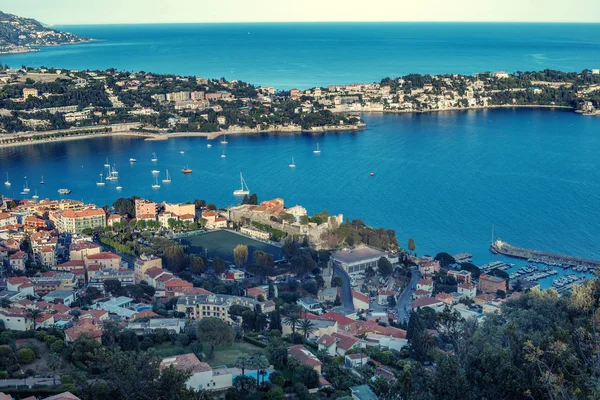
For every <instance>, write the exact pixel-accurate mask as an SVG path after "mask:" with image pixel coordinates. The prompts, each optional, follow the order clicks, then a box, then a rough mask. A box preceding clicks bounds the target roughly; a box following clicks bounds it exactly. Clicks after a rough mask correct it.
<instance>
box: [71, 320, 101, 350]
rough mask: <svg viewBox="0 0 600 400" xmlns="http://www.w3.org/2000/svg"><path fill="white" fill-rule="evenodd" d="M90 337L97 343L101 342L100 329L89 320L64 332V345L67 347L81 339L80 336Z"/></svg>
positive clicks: (80, 322) (99, 326) (78, 323)
mask: <svg viewBox="0 0 600 400" xmlns="http://www.w3.org/2000/svg"><path fill="white" fill-rule="evenodd" d="M84 334H86V335H90V336H91V337H92V339H94V340H95V341H97V342H98V343H101V342H102V327H101V325H99V324H94V323H92V322H90V321H89V320H83V321H79V322H77V324H75V326H73V327H72V328H69V329H66V330H65V343H66V344H67V345H68V344H70V343H73V342H74V341H76V340H77V339H79V338H80V337H81V335H84Z"/></svg>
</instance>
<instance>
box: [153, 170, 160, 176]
mask: <svg viewBox="0 0 600 400" xmlns="http://www.w3.org/2000/svg"><path fill="white" fill-rule="evenodd" d="M158 174H160V171H159V170H157V169H153V170H152V175H158Z"/></svg>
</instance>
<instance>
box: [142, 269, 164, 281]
mask: <svg viewBox="0 0 600 400" xmlns="http://www.w3.org/2000/svg"><path fill="white" fill-rule="evenodd" d="M163 272H167V271H165V270H164V269H162V268H159V267H152V268H150V269H148V270H146V272H145V274H146V275H148V276H149V277H150V278H152V279H156V277H157V276H159V275H160V274H162V273H163Z"/></svg>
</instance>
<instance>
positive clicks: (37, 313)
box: [26, 308, 42, 331]
mask: <svg viewBox="0 0 600 400" xmlns="http://www.w3.org/2000/svg"><path fill="white" fill-rule="evenodd" d="M26 315H27V318H29V319H31V320H32V321H33V330H34V331H35V330H36V328H37V321H36V320H37V319H38V318H39V317H41V316H42V310H38V309H37V308H30V309H28V310H27V313H26Z"/></svg>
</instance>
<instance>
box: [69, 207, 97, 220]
mask: <svg viewBox="0 0 600 400" xmlns="http://www.w3.org/2000/svg"><path fill="white" fill-rule="evenodd" d="M104 215H106V213H105V212H104V210H103V209H102V208H96V209H93V208H88V209H85V210H81V211H73V210H67V211H64V212H63V213H62V216H63V217H65V218H83V217H95V216H104Z"/></svg>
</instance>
